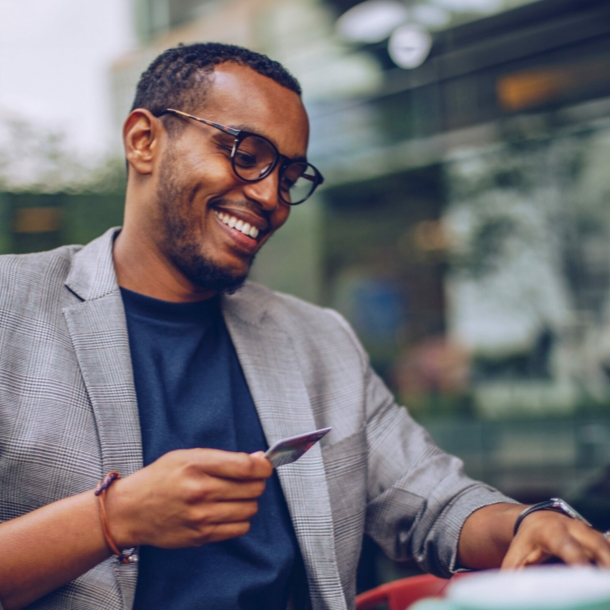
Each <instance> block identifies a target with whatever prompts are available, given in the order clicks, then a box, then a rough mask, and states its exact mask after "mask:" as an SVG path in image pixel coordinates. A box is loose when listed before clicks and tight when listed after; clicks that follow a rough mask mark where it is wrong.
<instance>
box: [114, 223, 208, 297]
mask: <svg viewBox="0 0 610 610" xmlns="http://www.w3.org/2000/svg"><path fill="white" fill-rule="evenodd" d="M112 257H113V261H114V269H115V272H116V275H117V280H118V283H119V286H121V287H122V288H127V290H132V291H133V292H138V293H140V294H143V295H146V296H148V297H152V298H155V299H160V300H162V301H173V302H175V303H189V302H194V301H203V300H205V299H209V298H211V297H213V296H214V295H215V294H216V292H215V291H213V290H207V289H205V288H201V287H199V286H196V285H194V284H193V283H192V282H191V281H190V280H188V279H187V278H186V277H185V276H184V275H183V274H182V273H181V272H180V271H179V270H178V269H176V267H175V266H174V265H173V264H172V263H171V261H169V260H168V259H167V258H166V257H165V256H164V255H163V253H162V252H160V251H159V250H158V249H157V248H155V247H154V246H153V244H152V243H151V242H150V240H148V239H146V237H145V236H143V235H138V234H137V232H134V231H131V230H129V228H128V227H126V228H124V229H123V230H122V231H121V232H120V233H119V235H118V236H117V238H116V239H115V241H114V247H113V251H112Z"/></svg>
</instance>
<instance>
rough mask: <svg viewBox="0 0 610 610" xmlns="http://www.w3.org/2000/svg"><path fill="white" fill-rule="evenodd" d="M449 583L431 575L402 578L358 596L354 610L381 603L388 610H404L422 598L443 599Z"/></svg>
mask: <svg viewBox="0 0 610 610" xmlns="http://www.w3.org/2000/svg"><path fill="white" fill-rule="evenodd" d="M449 582H450V581H449V580H447V579H446V578H438V577H437V576H432V574H423V575H422V576H411V577H410V578H402V579H400V580H396V581H394V582H389V583H387V584H385V585H380V586H379V587H375V588H374V589H371V590H370V591H365V592H364V593H361V594H360V595H358V596H357V597H356V610H369V609H370V608H374V607H375V606H377V605H378V604H383V603H385V604H387V606H388V609H389V610H405V609H406V608H407V607H408V606H410V605H411V604H413V603H414V602H416V601H418V600H420V599H422V598H424V597H443V596H444V593H445V587H446V586H447V585H448V584H449Z"/></svg>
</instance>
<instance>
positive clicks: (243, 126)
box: [230, 123, 308, 163]
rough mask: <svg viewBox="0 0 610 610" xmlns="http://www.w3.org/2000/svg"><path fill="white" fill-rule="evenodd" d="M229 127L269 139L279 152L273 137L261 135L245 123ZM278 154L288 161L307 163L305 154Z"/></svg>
mask: <svg viewBox="0 0 610 610" xmlns="http://www.w3.org/2000/svg"><path fill="white" fill-rule="evenodd" d="M230 127H232V128H233V129H239V130H240V131H248V132H249V133H253V134H255V135H257V136H260V137H261V138H265V140H269V142H271V143H272V144H273V145H274V146H275V148H276V149H277V151H278V152H280V147H279V146H278V145H277V142H276V141H275V140H274V139H273V138H270V137H269V136H266V135H263V134H262V133H260V132H259V131H257V130H256V129H254V128H253V127H251V126H249V125H246V124H244V123H241V124H239V125H230ZM280 156H281V157H283V158H284V159H288V160H289V161H303V162H304V163H308V161H307V155H298V156H296V157H289V156H288V155H284V154H282V153H281V152H280Z"/></svg>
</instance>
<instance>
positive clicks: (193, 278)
mask: <svg viewBox="0 0 610 610" xmlns="http://www.w3.org/2000/svg"><path fill="white" fill-rule="evenodd" d="M175 161H176V159H175V156H174V155H173V154H172V151H171V150H168V151H167V153H166V154H165V156H164V158H163V163H162V165H161V171H160V174H159V184H160V186H159V188H158V190H157V197H158V201H159V207H160V211H161V219H160V220H161V223H162V227H163V229H162V230H163V232H164V234H163V238H162V241H163V248H164V251H165V253H166V255H167V256H168V258H169V259H170V261H171V262H172V263H173V264H174V265H175V266H176V268H177V269H178V270H179V271H180V272H181V273H182V274H183V275H184V276H185V277H186V278H187V279H188V280H189V281H190V282H192V283H193V284H195V285H196V286H199V287H200V288H204V289H206V290H212V291H214V292H220V293H224V294H233V293H234V292H236V291H237V290H239V288H241V287H242V285H243V284H244V282H245V281H246V278H247V277H248V271H249V269H250V266H251V265H252V262H253V261H254V256H252V258H251V259H250V264H249V265H248V271H246V273H244V274H235V273H232V272H231V271H229V270H227V269H224V268H222V267H220V266H219V265H217V264H216V263H214V262H213V261H211V260H210V259H209V258H207V257H206V256H204V255H203V254H202V253H201V250H200V243H201V238H200V236H198V234H197V232H196V231H195V229H194V223H193V220H192V219H193V218H194V217H195V215H194V214H193V206H194V203H193V202H194V193H193V192H192V191H191V190H190V189H189V188H188V187H187V186H186V185H183V184H178V181H177V180H176V172H174V168H175V167H177V164H176V163H175ZM219 201H220V200H219Z"/></svg>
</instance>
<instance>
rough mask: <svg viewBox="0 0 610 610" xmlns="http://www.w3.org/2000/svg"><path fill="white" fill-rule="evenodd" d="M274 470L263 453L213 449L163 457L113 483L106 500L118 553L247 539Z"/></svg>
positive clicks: (193, 450) (181, 451) (180, 451)
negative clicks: (146, 546) (138, 549)
mask: <svg viewBox="0 0 610 610" xmlns="http://www.w3.org/2000/svg"><path fill="white" fill-rule="evenodd" d="M272 474H273V467H272V465H271V463H270V462H269V460H267V459H266V458H265V457H264V456H263V453H262V452H260V453H255V454H252V455H249V454H246V453H234V452H228V451H220V450H217V449H184V450H177V451H172V452H170V453H166V454H165V455H163V456H162V457H160V458H159V459H158V460H156V461H155V462H153V463H152V464H150V465H149V466H146V467H145V468H142V469H141V470H138V471H137V472H135V473H133V474H132V475H130V476H128V477H125V478H124V479H120V480H118V481H116V482H115V483H113V485H112V486H111V487H110V488H109V490H108V492H107V495H106V509H107V512H108V522H109V526H110V532H111V534H112V536H113V537H114V539H115V542H116V543H117V545H118V547H119V548H130V547H135V546H139V545H142V544H147V545H152V546H157V547H162V548H168V549H171V548H181V547H190V546H200V545H202V544H206V543H208V542H218V541H220V540H226V539H228V538H234V537H236V536H242V535H243V534H246V533H247V532H248V531H249V529H250V519H252V517H253V516H254V515H255V514H256V512H257V510H258V502H257V500H258V498H259V496H260V495H261V494H262V493H263V491H264V490H265V481H266V479H268V478H269V477H270V476H271V475H272Z"/></svg>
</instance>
